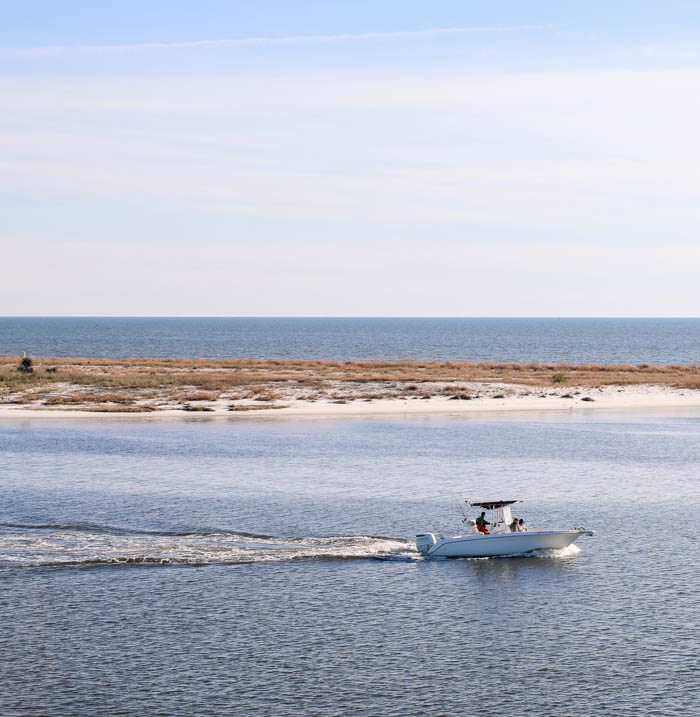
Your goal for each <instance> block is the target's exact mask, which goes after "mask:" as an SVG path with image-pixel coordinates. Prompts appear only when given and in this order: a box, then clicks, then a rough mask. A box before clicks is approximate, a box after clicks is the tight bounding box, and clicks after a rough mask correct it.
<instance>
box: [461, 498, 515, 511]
mask: <svg viewBox="0 0 700 717" xmlns="http://www.w3.org/2000/svg"><path fill="white" fill-rule="evenodd" d="M466 502H467V503H469V505H471V506H472V507H473V508H484V509H485V510H498V508H502V507H503V506H504V505H512V504H513V503H519V502H520V501H518V500H486V501H483V502H479V503H472V502H471V501H466Z"/></svg>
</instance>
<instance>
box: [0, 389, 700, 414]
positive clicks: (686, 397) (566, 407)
mask: <svg viewBox="0 0 700 717" xmlns="http://www.w3.org/2000/svg"><path fill="white" fill-rule="evenodd" d="M498 396H499V397H493V396H483V397H480V398H472V399H469V400H459V399H457V400H455V399H453V398H448V397H446V396H431V397H427V398H419V397H410V398H389V399H372V400H366V399H365V400H362V399H357V400H351V401H343V402H339V401H333V400H316V401H305V400H293V401H290V402H288V403H286V404H284V405H270V404H261V405H256V404H255V402H245V403H239V404H237V407H236V408H235V409H234V410H231V409H230V408H229V407H228V406H229V405H230V402H229V401H226V400H220V401H213V402H207V403H208V404H210V405H207V406H206V407H205V406H201V407H197V408H196V409H190V410H183V409H182V408H164V409H159V410H155V411H154V410H148V409H147V410H143V411H140V410H138V409H137V407H134V408H133V409H132V410H129V411H119V410H117V411H111V410H96V409H92V410H84V408H85V407H81V406H75V408H71V409H67V408H62V407H61V408H59V407H53V406H50V407H49V406H34V407H27V406H14V405H7V404H5V405H0V419H5V418H16V419H42V418H43V419H52V418H53V419H59V418H60V419H66V418H95V419H105V418H109V419H113V418H118V419H129V418H136V419H139V420H143V419H148V420H156V421H157V420H160V419H168V420H172V419H174V418H179V419H188V420H191V419H192V418H198V419H206V418H222V417H225V418H228V419H241V420H246V419H249V418H255V419H260V418H285V417H290V418H291V417H296V418H304V417H310V418H325V417H328V418H342V417H355V416H368V417H371V416H401V415H411V416H439V415H443V416H446V415H466V414H479V413H498V412H501V413H519V412H528V411H532V412H536V411H546V412H552V413H555V412H565V413H567V414H571V413H574V412H575V413H581V412H584V411H585V412H590V411H601V410H610V409H618V410H644V409H695V408H697V409H700V391H697V390H692V389H677V388H672V387H669V386H657V385H645V384H642V385H638V386H629V385H628V386H606V387H604V388H596V389H591V388H586V387H576V386H569V387H567V388H566V389H559V390H558V391H552V390H550V391H548V392H547V394H546V395H542V394H536V395H533V394H528V395H523V394H513V395H510V396H505V395H503V397H500V394H498ZM586 399H588V400H586ZM81 409H83V410H81Z"/></svg>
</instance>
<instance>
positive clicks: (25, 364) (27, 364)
mask: <svg viewBox="0 0 700 717" xmlns="http://www.w3.org/2000/svg"><path fill="white" fill-rule="evenodd" d="M17 370H18V371H21V372H22V373H34V366H32V360H31V358H30V357H29V356H27V352H26V351H25V352H24V356H22V359H21V360H20V362H19V366H18V367H17Z"/></svg>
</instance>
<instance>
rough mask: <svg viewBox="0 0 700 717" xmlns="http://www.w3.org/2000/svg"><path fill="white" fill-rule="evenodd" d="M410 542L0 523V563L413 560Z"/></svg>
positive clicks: (86, 564) (365, 537) (361, 537)
mask: <svg viewBox="0 0 700 717" xmlns="http://www.w3.org/2000/svg"><path fill="white" fill-rule="evenodd" d="M416 557H417V553H416V551H415V547H414V544H413V542H412V541H408V540H404V539H402V538H392V537H386V536H369V535H346V536H327V537H323V536H320V537H319V536H305V537H298V536H295V537H281V536H272V535H263V534H256V533H250V532H246V531H239V530H226V529H203V530H188V531H151V530H138V529H130V528H119V527H112V526H103V525H93V524H88V523H85V524H76V525H64V524H41V525H28V524H18V523H13V524H9V523H3V524H0V567H4V568H8V567H15V568H16V567H68V566H84V567H90V566H95V567H98V566H105V565H108V566H148V567H154V566H173V565H183V566H203V565H212V564H229V565H241V564H248V563H265V562H284V561H292V560H367V559H371V558H387V559H415V558H416Z"/></svg>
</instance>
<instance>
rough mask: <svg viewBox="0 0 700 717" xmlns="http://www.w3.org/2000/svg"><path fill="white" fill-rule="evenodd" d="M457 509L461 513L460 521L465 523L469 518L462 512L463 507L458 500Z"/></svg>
mask: <svg viewBox="0 0 700 717" xmlns="http://www.w3.org/2000/svg"><path fill="white" fill-rule="evenodd" d="M457 510H458V511H459V512H460V514H461V515H462V522H463V523H466V522H467V521H468V520H469V518H468V516H467V514H466V513H465V512H464V508H463V507H462V503H461V502H460V501H457Z"/></svg>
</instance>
